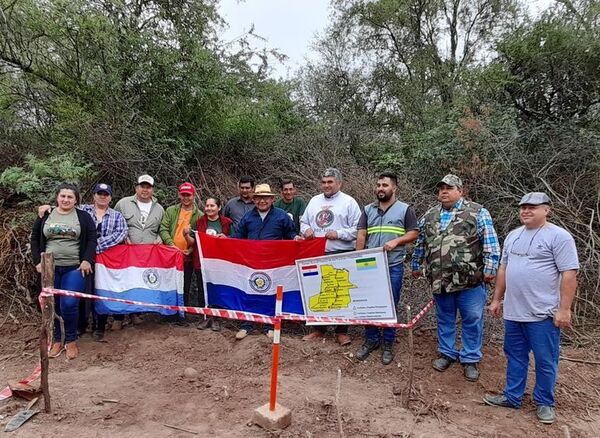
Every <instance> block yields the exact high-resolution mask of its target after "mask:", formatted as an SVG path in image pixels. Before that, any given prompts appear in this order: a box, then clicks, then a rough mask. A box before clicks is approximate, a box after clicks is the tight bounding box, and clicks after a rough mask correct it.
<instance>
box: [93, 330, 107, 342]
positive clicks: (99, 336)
mask: <svg viewBox="0 0 600 438" xmlns="http://www.w3.org/2000/svg"><path fill="white" fill-rule="evenodd" d="M92 339H93V340H94V341H95V342H102V340H103V339H104V332H101V331H100V330H94V333H92Z"/></svg>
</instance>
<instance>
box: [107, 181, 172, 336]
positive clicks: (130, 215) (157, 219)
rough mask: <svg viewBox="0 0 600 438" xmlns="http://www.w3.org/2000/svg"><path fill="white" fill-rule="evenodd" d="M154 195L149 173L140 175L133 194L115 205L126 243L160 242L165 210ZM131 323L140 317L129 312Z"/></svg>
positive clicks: (115, 327)
mask: <svg viewBox="0 0 600 438" xmlns="http://www.w3.org/2000/svg"><path fill="white" fill-rule="evenodd" d="M153 195H154V178H152V177H151V176H150V175H141V176H140V177H139V178H138V179H137V183H136V185H135V195H133V196H127V197H125V198H122V199H121V200H119V202H117V205H115V210H117V211H118V212H120V213H121V214H122V215H123V217H125V221H127V240H126V242H127V243H128V244H134V245H135V244H143V243H154V244H158V243H162V239H161V238H160V235H159V234H158V233H159V230H160V223H161V221H162V218H163V215H164V213H165V210H164V209H163V207H162V205H160V204H159V203H158V201H157V200H156V198H155V197H154V196H153ZM114 318H115V321H114V322H113V325H112V329H113V330H120V329H121V327H122V325H123V323H122V321H123V315H115V316H114ZM131 322H133V324H141V323H142V319H141V318H140V317H139V315H138V314H137V313H132V314H131Z"/></svg>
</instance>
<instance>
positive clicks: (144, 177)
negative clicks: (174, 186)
mask: <svg viewBox="0 0 600 438" xmlns="http://www.w3.org/2000/svg"><path fill="white" fill-rule="evenodd" d="M137 183H138V185H139V184H142V183H146V184H150V185H151V186H152V187H154V178H152V177H151V176H150V175H142V176H140V177H139V178H138V180H137Z"/></svg>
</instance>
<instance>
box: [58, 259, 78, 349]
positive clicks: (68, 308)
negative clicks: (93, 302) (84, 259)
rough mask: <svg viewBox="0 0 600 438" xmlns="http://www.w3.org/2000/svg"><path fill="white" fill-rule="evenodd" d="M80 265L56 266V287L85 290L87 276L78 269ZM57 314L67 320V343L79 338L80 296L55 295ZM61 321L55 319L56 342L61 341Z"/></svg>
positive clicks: (76, 290)
mask: <svg viewBox="0 0 600 438" xmlns="http://www.w3.org/2000/svg"><path fill="white" fill-rule="evenodd" d="M77 268H79V266H78V265H77V266H56V267H55V268H54V287H55V288H57V289H63V290H70V291H73V292H85V278H84V277H82V276H81V271H78V270H77ZM54 308H55V310H56V314H57V315H59V316H61V317H62V319H63V321H64V322H65V343H69V342H73V341H76V340H77V323H78V321H79V298H75V297H67V296H64V295H55V296H54ZM60 334H61V333H60V323H59V322H58V321H54V342H60V337H61V336H60Z"/></svg>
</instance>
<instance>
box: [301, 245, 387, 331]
mask: <svg viewBox="0 0 600 438" xmlns="http://www.w3.org/2000/svg"><path fill="white" fill-rule="evenodd" d="M296 267H297V268H298V279H299V282H300V291H301V294H302V303H303V305H304V313H305V314H306V315H307V316H327V317H334V318H349V319H367V320H371V321H378V322H397V319H396V308H395V306H394V299H393V296H392V289H391V286H390V276H389V272H388V264H387V256H386V254H385V252H384V251H383V249H382V248H374V249H365V250H362V251H352V252H346V253H341V254H332V255H326V256H321V257H313V258H309V259H302V260H296ZM308 324H311V323H308ZM312 324H313V325H319V324H320V323H312Z"/></svg>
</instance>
